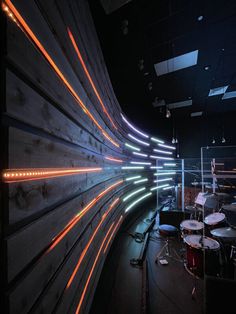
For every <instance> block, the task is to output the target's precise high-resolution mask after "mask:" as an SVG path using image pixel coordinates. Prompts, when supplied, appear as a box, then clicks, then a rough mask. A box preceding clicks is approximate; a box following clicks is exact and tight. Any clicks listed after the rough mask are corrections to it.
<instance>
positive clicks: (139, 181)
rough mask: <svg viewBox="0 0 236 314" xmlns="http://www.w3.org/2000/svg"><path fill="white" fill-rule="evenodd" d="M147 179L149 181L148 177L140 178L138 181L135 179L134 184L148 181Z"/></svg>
mask: <svg viewBox="0 0 236 314" xmlns="http://www.w3.org/2000/svg"><path fill="white" fill-rule="evenodd" d="M146 181H148V179H147V178H145V179H141V180H138V181H134V184H139V183H141V182H146Z"/></svg>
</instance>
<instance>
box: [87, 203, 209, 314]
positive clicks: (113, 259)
mask: <svg viewBox="0 0 236 314" xmlns="http://www.w3.org/2000/svg"><path fill="white" fill-rule="evenodd" d="M150 208H152V207H149V210H145V209H144V208H140V209H139V210H138V211H137V213H135V214H133V215H132V217H131V218H129V219H128V222H126V224H125V225H124V226H123V227H122V229H121V230H120V232H119V235H118V236H117V238H116V240H115V241H114V243H113V245H112V247H111V250H110V252H109V255H108V257H107V260H106V262H105V265H104V269H103V271H102V274H101V277H100V280H99V284H98V286H97V289H96V292H95V296H94V300H93V304H92V307H91V311H90V314H97V313H107V314H108V313H109V314H138V313H145V311H144V309H143V308H142V296H143V294H142V276H143V275H142V274H143V272H142V268H141V267H139V266H132V265H131V264H130V260H131V259H132V258H137V257H138V256H139V252H140V250H141V246H142V243H137V242H136V241H135V239H134V237H133V236H132V235H133V234H134V233H135V232H142V231H143V230H144V229H145V228H146V227H147V224H148V223H149V219H150V218H151V217H152V216H153V214H154V211H153V210H150ZM157 228H158V216H157V219H156V224H155V226H154V227H153V231H152V232H151V233H150V237H149V241H148V246H147V250H146V262H147V275H148V276H147V278H148V279H147V287H148V297H147V300H146V301H147V310H146V313H149V314H158V313H161V314H165V313H166V314H181V313H184V314H189V313H191V314H201V313H203V304H204V300H203V298H204V291H203V288H204V283H203V280H202V279H199V280H196V282H195V280H194V277H193V276H191V275H190V274H189V273H188V272H187V271H186V270H185V268H184V265H183V263H182V262H179V261H175V260H171V259H168V261H169V263H168V265H160V264H159V263H158V264H156V263H155V257H156V254H157V252H158V251H159V250H160V248H161V247H162V245H163V244H164V242H163V239H162V237H160V236H159V233H158V232H157V231H156V229H157ZM173 245H174V247H175V248H176V250H177V251H178V252H180V253H181V252H182V251H181V248H182V247H183V244H182V241H178V240H177V241H175V242H174V243H173ZM195 283H196V294H195V295H194V298H192V296H191V292H192V289H193V287H194V285H195Z"/></svg>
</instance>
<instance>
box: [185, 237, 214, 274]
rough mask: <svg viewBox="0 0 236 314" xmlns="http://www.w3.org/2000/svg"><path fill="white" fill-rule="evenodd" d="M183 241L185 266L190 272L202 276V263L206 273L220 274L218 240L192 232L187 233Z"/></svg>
mask: <svg viewBox="0 0 236 314" xmlns="http://www.w3.org/2000/svg"><path fill="white" fill-rule="evenodd" d="M184 242H185V243H186V246H187V251H186V254H187V256H186V261H187V262H186V268H187V270H188V271H189V272H190V273H191V274H194V275H196V276H198V277H203V276H204V264H205V273H206V274H207V275H211V276H218V275H219V274H220V244H219V242H218V241H216V240H214V239H211V238H209V237H203V236H201V235H197V234H192V235H187V236H186V237H185V238H184ZM204 251H205V263H204Z"/></svg>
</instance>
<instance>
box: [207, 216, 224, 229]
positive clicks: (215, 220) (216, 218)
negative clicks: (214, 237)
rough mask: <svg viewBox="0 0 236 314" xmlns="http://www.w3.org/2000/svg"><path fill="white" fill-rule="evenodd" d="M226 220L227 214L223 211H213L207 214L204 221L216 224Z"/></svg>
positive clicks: (208, 223)
mask: <svg viewBox="0 0 236 314" xmlns="http://www.w3.org/2000/svg"><path fill="white" fill-rule="evenodd" d="M224 220H225V214H223V213H213V214H210V215H208V216H206V218H205V219H204V222H205V224H206V225H210V226H212V225H216V224H218V223H219V222H221V221H224Z"/></svg>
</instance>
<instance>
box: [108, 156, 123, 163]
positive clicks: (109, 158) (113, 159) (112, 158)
mask: <svg viewBox="0 0 236 314" xmlns="http://www.w3.org/2000/svg"><path fill="white" fill-rule="evenodd" d="M105 159H107V160H110V161H115V162H120V163H122V162H123V160H121V159H118V158H114V157H105Z"/></svg>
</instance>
